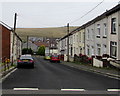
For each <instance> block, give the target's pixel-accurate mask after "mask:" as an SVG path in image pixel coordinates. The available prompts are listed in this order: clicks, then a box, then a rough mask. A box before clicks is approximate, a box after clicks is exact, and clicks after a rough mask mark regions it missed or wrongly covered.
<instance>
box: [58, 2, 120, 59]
mask: <svg viewBox="0 0 120 96" xmlns="http://www.w3.org/2000/svg"><path fill="white" fill-rule="evenodd" d="M68 37H69V57H70V60H72V58H73V57H74V55H75V54H76V55H78V56H79V54H84V55H87V56H88V57H92V56H103V54H108V55H109V56H110V58H112V59H114V60H120V4H118V5H116V6H115V7H114V8H112V9H110V10H107V11H106V12H104V13H103V14H101V15H100V16H98V17H96V18H94V19H93V20H91V21H89V22H87V23H86V24H84V25H82V26H80V27H78V28H76V29H75V30H73V31H71V32H70V33H69V34H68V35H66V36H64V37H63V38H61V39H60V41H59V43H58V48H59V54H61V55H64V60H66V57H67V39H68Z"/></svg>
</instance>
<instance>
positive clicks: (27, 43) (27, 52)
mask: <svg viewBox="0 0 120 96" xmlns="http://www.w3.org/2000/svg"><path fill="white" fill-rule="evenodd" d="M28 38H29V36H27V53H28Z"/></svg>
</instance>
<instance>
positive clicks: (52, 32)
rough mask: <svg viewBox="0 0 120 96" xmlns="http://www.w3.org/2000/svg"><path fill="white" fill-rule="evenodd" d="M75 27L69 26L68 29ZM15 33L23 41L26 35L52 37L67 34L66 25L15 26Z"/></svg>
mask: <svg viewBox="0 0 120 96" xmlns="http://www.w3.org/2000/svg"><path fill="white" fill-rule="evenodd" d="M75 28H77V27H70V31H72V30H73V29H75ZM16 33H17V34H18V35H19V36H20V38H21V39H22V40H23V41H26V37H27V36H29V37H54V38H61V37H63V36H65V35H66V34H67V27H55V28H17V29H16Z"/></svg>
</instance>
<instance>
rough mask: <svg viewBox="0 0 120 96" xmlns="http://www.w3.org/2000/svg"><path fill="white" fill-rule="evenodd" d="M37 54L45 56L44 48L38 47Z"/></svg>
mask: <svg viewBox="0 0 120 96" xmlns="http://www.w3.org/2000/svg"><path fill="white" fill-rule="evenodd" d="M37 53H38V55H41V56H45V46H44V45H42V46H40V47H39V49H38V52H37Z"/></svg>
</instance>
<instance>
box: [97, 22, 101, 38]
mask: <svg viewBox="0 0 120 96" xmlns="http://www.w3.org/2000/svg"><path fill="white" fill-rule="evenodd" d="M100 31H101V30H100V24H97V36H98V37H100V35H101V32H100Z"/></svg>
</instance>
